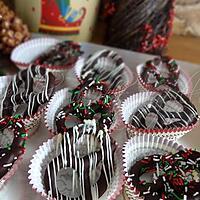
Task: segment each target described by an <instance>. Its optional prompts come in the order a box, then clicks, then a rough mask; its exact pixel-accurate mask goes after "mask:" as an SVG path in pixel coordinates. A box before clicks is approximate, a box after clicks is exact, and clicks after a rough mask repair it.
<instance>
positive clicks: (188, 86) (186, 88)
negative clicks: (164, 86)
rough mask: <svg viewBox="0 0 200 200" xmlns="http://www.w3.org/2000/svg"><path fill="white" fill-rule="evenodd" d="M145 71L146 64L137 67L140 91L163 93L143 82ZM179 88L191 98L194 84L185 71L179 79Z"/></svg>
mask: <svg viewBox="0 0 200 200" xmlns="http://www.w3.org/2000/svg"><path fill="white" fill-rule="evenodd" d="M143 70H144V64H140V65H138V66H137V67H136V71H137V78H138V90H139V91H140V92H146V91H153V92H157V91H161V90H159V89H158V88H155V87H153V86H152V85H150V84H146V83H145V82H144V81H143V79H142V77H141V74H142V72H143ZM178 86H179V88H180V92H182V93H183V94H185V95H187V96H190V94H191V91H192V82H191V79H190V78H189V76H188V75H187V74H186V73H185V72H184V71H183V70H180V75H179V79H178Z"/></svg>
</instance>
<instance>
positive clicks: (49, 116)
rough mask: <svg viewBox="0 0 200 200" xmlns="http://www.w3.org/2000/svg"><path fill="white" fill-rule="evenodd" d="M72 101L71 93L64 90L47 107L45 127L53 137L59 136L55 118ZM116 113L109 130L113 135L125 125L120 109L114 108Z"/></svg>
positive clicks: (55, 95)
mask: <svg viewBox="0 0 200 200" xmlns="http://www.w3.org/2000/svg"><path fill="white" fill-rule="evenodd" d="M70 99H71V93H70V92H69V89H68V88H64V89H62V90H59V91H58V92H56V93H55V94H54V96H53V97H52V98H51V100H50V101H49V103H48V105H47V107H46V111H45V117H44V118H45V125H46V127H47V129H48V130H49V132H50V133H51V134H52V135H56V134H58V133H57V128H56V123H55V118H56V116H57V114H58V113H59V111H60V110H61V109H62V108H63V107H65V106H67V105H68V104H69V103H70ZM114 111H115V116H114V117H115V120H114V122H113V124H112V125H111V127H110V128H109V131H110V133H111V134H113V133H115V130H117V129H119V128H120V127H121V126H122V124H123V122H122V120H121V116H120V111H119V109H117V108H116V107H114Z"/></svg>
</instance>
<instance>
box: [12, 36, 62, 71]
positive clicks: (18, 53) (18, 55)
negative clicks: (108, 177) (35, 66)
mask: <svg viewBox="0 0 200 200" xmlns="http://www.w3.org/2000/svg"><path fill="white" fill-rule="evenodd" d="M59 42H60V41H59V40H57V39H54V38H48V37H46V38H45V37H44V38H37V39H32V40H29V41H27V42H24V43H22V44H21V45H19V46H17V47H16V48H15V49H14V50H13V51H12V53H11V60H12V61H13V62H14V63H15V64H16V66H17V67H18V68H19V69H25V68H27V67H28V66H29V65H30V63H32V61H34V60H35V59H36V58H37V57H39V56H40V55H41V54H43V53H44V52H46V51H48V50H49V49H50V48H51V47H53V46H55V45H56V44H57V43H59ZM30 52H31V53H30Z"/></svg>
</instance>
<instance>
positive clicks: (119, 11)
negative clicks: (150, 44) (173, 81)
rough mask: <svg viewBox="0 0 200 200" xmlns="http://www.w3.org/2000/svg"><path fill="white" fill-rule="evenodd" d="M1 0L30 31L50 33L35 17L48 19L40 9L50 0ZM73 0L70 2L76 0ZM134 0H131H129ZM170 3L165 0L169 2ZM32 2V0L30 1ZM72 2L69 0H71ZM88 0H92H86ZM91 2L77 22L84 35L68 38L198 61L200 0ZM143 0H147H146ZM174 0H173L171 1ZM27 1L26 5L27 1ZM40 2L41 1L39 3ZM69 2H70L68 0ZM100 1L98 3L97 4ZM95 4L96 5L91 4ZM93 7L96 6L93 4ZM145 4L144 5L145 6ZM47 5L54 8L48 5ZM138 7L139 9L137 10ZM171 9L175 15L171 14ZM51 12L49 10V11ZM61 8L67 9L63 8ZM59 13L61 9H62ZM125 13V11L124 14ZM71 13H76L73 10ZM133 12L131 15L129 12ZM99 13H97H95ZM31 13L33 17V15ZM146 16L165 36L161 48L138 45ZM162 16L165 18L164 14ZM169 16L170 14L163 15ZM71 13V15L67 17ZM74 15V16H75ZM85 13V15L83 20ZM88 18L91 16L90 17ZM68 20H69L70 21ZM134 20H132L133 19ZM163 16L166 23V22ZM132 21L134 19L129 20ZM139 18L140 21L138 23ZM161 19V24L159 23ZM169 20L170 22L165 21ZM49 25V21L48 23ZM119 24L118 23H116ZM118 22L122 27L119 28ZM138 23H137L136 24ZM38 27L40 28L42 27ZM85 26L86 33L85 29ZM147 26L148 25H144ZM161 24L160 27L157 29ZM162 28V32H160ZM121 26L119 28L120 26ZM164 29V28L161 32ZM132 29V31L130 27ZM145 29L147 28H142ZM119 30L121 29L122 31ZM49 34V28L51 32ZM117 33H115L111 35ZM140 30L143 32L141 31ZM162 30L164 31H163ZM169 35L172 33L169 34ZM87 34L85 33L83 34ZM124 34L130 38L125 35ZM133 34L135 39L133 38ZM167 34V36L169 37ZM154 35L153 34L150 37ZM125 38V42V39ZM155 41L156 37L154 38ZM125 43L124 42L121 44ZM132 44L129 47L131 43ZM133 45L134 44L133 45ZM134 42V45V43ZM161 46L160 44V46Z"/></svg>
mask: <svg viewBox="0 0 200 200" xmlns="http://www.w3.org/2000/svg"><path fill="white" fill-rule="evenodd" d="M41 1H42V3H41V2H40V0H28V1H27V0H15V1H14V0H4V2H5V3H6V4H7V5H8V6H9V7H10V8H12V9H14V10H15V12H16V13H17V15H18V16H20V17H21V18H22V19H23V21H24V22H25V23H26V24H28V27H29V29H30V31H31V32H32V31H34V32H43V33H49V32H48V31H47V30H49V29H48V28H49V26H48V27H47V26H46V25H43V26H41V24H40V25H37V23H38V21H39V20H41V18H43V20H45V19H49V18H48V17H52V16H48V14H46V16H45V13H41V12H42V11H41V10H42V8H41V7H43V6H44V4H45V9H48V5H47V2H51V0H41ZM75 1H77V3H76V4H77V5H75V4H74V5H73V6H74V7H75V8H76V7H77V6H78V5H80V4H81V3H80V2H82V4H83V5H82V7H84V3H83V2H84V0H82V1H80V0H75ZM75 1H73V2H75ZM132 1H133V0H132ZM168 1H169V3H166V2H168ZM32 2H33V3H32ZM56 2H57V3H58V5H60V6H61V7H60V8H62V5H63V4H62V3H63V2H64V3H65V4H66V3H67V2H68V4H70V1H67V0H66V1H59V0H56ZM71 2H72V1H71ZM87 2H91V1H87ZM92 2H93V3H90V5H87V6H88V7H87V6H86V9H87V10H86V14H88V16H89V17H88V19H87V23H84V19H83V23H82V25H81V22H82V21H81V22H79V23H80V24H79V26H82V29H84V30H83V31H82V29H81V28H80V27H79V28H80V30H79V31H82V33H81V34H82V35H83V37H77V36H76V37H75V36H74V35H73V34H68V35H67V38H70V39H71V38H72V39H75V40H81V41H83V40H84V41H91V42H94V43H98V44H108V45H112V46H117V47H120V48H126V49H131V50H137V51H141V52H145V53H154V54H168V55H170V56H172V57H174V58H176V59H180V60H184V61H189V62H193V63H200V56H199V52H200V20H199V18H200V0H176V1H175V2H173V0H166V1H165V4H163V1H162V0H156V1H155V0H148V3H147V1H145V0H144V2H143V4H142V5H141V6H140V7H139V8H135V7H131V6H130V5H131V0H108V1H107V0H101V1H98V0H92ZM145 2H146V3H145ZM172 2H173V4H172ZM28 4H29V5H28ZM39 4H41V5H39ZM71 4H72V3H71ZM100 4H101V5H100ZM51 5H52V4H51ZM94 5H95V6H94ZM94 7H95V8H94ZM145 7H146V8H145ZM29 9H30V10H29ZM49 9H53V8H52V7H49ZM137 10H140V12H139V13H138V14H137ZM172 11H173V12H174V15H172ZM49 12H50V11H49ZM63 12H67V11H66V10H64V11H63ZM80 12H81V14H82V15H84V10H81V11H80V10H79V14H80ZM61 13H62V9H61ZM124 13H125V14H124ZM73 14H74V15H75V14H77V13H76V12H75V11H74V12H73ZM131 14H132V15H131ZM97 15H98V16H97ZM33 16H34V17H33ZM145 16H148V18H151V19H152V21H151V22H150V21H148V22H147V23H146V24H148V25H149V24H150V25H151V26H150V28H152V31H153V32H156V31H157V34H158V35H159V36H160V35H161V36H162V38H161V39H163V38H164V39H166V38H167V42H166V43H167V45H166V47H165V44H164V47H165V48H164V50H163V49H161V50H160V49H159V50H155V49H154V50H151V51H148V50H145V49H142V50H141V48H139V46H137V45H138V44H136V41H138V40H139V39H140V38H141V37H142V38H143V37H147V35H143V36H141V35H136V33H135V32H134V31H137V32H140V33H141V30H140V29H138V27H140V26H141V24H142V23H143V24H144V20H145ZM164 16H165V18H164ZM167 16H169V18H166V17H167ZM70 17H71V18H70ZM70 17H68V19H67V20H68V23H70V22H74V21H73V18H72V17H74V18H75V16H73V15H71V16H70ZM170 17H173V20H172V22H173V29H172V34H171V32H170V30H169V27H164V25H165V24H167V23H168V22H169V21H170V20H171V18H170ZM37 18H40V19H37ZM76 18H77V16H76ZM86 18H87V16H86V17H85V21H86ZM89 18H90V19H89ZM70 20H71V21H70ZM134 20H135V23H134ZM166 20H168V21H167V23H166ZM132 22H133V23H132ZM140 22H141V23H140ZM162 23H163V24H162ZM168 24H169V23H168ZM47 25H49V24H47ZM37 26H40V27H39V28H38V30H36V28H37ZM117 26H118V27H117ZM121 26H122V27H123V28H121ZM136 26H137V27H136ZM41 27H42V28H43V31H41V30H42V29H41ZM87 28H88V32H90V33H88V32H87V30H86V29H87ZM147 28H148V27H147ZM159 28H160V30H158V29H159ZM161 28H162V32H161ZM120 29H121V30H120ZM163 29H164V30H165V31H164V33H163ZM133 30H134V31H133ZM145 30H146V29H145ZM150 31H151V29H150ZM121 32H124V34H123V33H121ZM51 34H52V32H51ZM115 34H116V37H115V36H113V35H115ZM125 34H126V39H124V41H123V39H122V41H121V43H123V44H118V43H119V42H118V40H119V39H118V38H123V37H125V36H123V35H125ZM141 34H142V33H141ZM162 34H164V35H162ZM168 34H169V35H171V37H169V36H168ZM56 35H59V36H61V37H66V35H65V34H60V33H58V34H57V33H56ZM72 35H73V36H72ZM85 35H87V36H85ZM127 36H128V37H129V38H127ZM133 36H134V37H135V38H136V39H137V40H132V38H133ZM168 37H169V38H168ZM153 39H155V38H153ZM156 39H157V38H156ZM127 41H128V42H127ZM156 41H157V40H156ZM123 45H124V46H123ZM130 45H131V47H130ZM133 46H135V47H134V48H132V47H133ZM136 46H137V47H136ZM161 47H163V46H161Z"/></svg>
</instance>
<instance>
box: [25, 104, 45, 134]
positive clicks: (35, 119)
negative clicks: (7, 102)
mask: <svg viewBox="0 0 200 200" xmlns="http://www.w3.org/2000/svg"><path fill="white" fill-rule="evenodd" d="M45 109H46V106H44V105H43V106H41V107H40V108H39V110H38V111H37V112H36V113H35V114H34V115H33V116H31V117H30V116H28V117H25V118H24V119H23V123H24V125H25V128H26V129H27V130H28V136H29V137H31V136H32V135H33V134H34V133H35V132H36V130H37V129H38V127H39V126H40V122H41V119H42V117H43V115H44V112H45Z"/></svg>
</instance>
